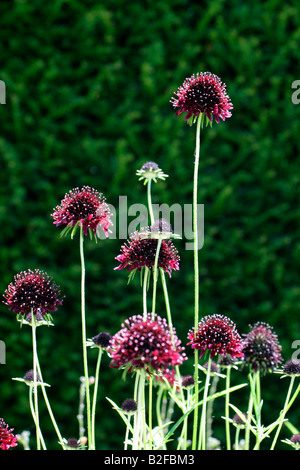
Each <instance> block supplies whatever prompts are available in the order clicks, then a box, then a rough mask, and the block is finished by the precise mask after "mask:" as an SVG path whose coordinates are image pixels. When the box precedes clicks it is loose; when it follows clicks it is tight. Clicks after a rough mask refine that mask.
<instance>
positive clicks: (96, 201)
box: [51, 186, 112, 238]
mask: <svg viewBox="0 0 300 470" xmlns="http://www.w3.org/2000/svg"><path fill="white" fill-rule="evenodd" d="M51 215H52V217H53V219H54V222H53V223H54V224H55V225H56V226H57V227H58V226H60V225H65V226H66V227H65V229H64V231H63V234H64V235H65V234H67V233H68V232H69V231H71V230H72V232H71V237H73V235H74V233H75V231H76V229H77V228H78V226H80V227H82V230H83V233H84V235H87V234H88V231H90V232H91V233H94V234H97V235H98V237H99V238H100V233H101V231H103V232H104V234H105V236H106V237H107V236H108V234H109V227H110V226H111V225H112V222H111V220H110V215H111V214H110V210H109V207H108V205H107V204H106V202H105V197H104V196H103V194H102V193H99V192H98V191H97V190H96V189H94V188H90V187H89V186H83V187H82V188H81V189H79V188H75V189H72V190H71V191H70V192H69V193H67V194H66V195H65V197H64V198H63V199H62V201H61V203H60V205H58V206H57V207H56V208H55V209H54V212H53V213H52V214H51Z"/></svg>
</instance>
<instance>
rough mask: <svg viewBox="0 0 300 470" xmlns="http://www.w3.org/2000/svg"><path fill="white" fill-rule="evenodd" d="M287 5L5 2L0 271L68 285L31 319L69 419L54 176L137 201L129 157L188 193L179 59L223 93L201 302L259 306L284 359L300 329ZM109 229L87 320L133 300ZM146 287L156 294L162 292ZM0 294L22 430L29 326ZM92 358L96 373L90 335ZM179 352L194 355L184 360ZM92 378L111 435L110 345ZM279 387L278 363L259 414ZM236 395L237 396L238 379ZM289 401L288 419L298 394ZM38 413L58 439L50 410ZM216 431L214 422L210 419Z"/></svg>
mask: <svg viewBox="0 0 300 470" xmlns="http://www.w3.org/2000/svg"><path fill="white" fill-rule="evenodd" d="M298 12H299V7H298V2H296V1H295V0H293V1H288V2H285V3H284V4H283V3H282V2H280V1H279V0H272V1H269V2H261V1H258V0H253V1H252V2H247V3H241V2H238V1H236V0H229V1H227V2H225V1H222V0H221V1H217V0H213V1H201V2H195V1H188V0H173V1H172V2H168V1H158V2H150V1H144V2H140V1H137V0H133V1H131V2H130V3H128V2H125V1H123V0H111V1H109V2H108V1H107V0H103V1H101V2H94V1H90V0H87V1H85V2H80V1H78V0H73V1H68V0H53V1H52V2H45V3H43V4H41V2H40V1H37V0H30V1H28V0H15V1H10V2H1V4H0V18H1V20H0V21H1V28H0V43H1V76H0V79H1V80H3V81H4V82H5V84H6V88H7V97H6V99H7V102H6V104H5V105H1V106H0V122H1V133H0V158H1V173H0V219H1V246H0V253H1V263H0V289H1V292H2V293H3V292H4V291H5V289H6V287H7V285H8V284H9V283H10V282H11V281H12V279H13V276H14V275H15V274H16V273H17V272H20V271H21V270H26V269H28V268H31V269H34V268H36V267H38V268H40V269H43V270H45V271H46V272H48V273H49V274H51V275H52V276H53V277H54V279H55V281H56V283H57V284H59V285H60V286H61V290H62V293H63V294H64V295H65V301H64V305H63V307H62V308H60V309H59V311H58V312H57V313H56V314H55V319H54V320H55V327H54V328H49V329H47V328H41V329H39V330H38V345H39V357H40V361H41V364H42V369H43V371H44V377H45V380H46V381H47V382H48V383H50V384H51V386H52V387H51V389H50V391H49V396H50V399H51V402H52V406H53V410H54V414H55V416H56V418H57V421H58V422H59V424H60V427H61V430H62V433H63V435H64V436H65V437H67V438H68V437H74V436H75V437H76V436H77V432H78V426H77V419H76V414H77V409H78V386H79V376H80V375H81V374H82V361H81V331H80V302H79V301H80V298H79V283H80V264H79V249H78V247H79V244H78V238H77V239H75V240H73V241H70V240H69V239H64V238H60V230H58V229H56V228H55V226H54V225H53V224H52V220H51V217H50V214H51V212H52V209H53V208H54V207H55V206H56V205H57V204H59V203H60V201H61V199H62V198H63V196H64V194H65V193H66V192H68V191H69V190H70V189H72V188H74V187H76V186H82V185H84V184H87V185H90V186H93V187H95V188H97V189H98V190H100V191H101V192H103V193H104V195H105V196H106V198H107V202H109V203H110V204H112V205H114V206H115V207H116V208H118V202H119V196H120V195H126V196H127V197H128V205H131V204H134V203H136V202H143V201H144V202H145V203H146V198H145V190H144V188H143V186H142V185H141V184H140V183H139V182H138V178H137V177H136V176H135V172H136V170H137V169H139V168H140V167H141V166H142V164H143V163H144V162H146V161H149V160H153V161H156V162H157V163H158V164H159V166H160V167H161V168H162V169H163V171H164V172H165V173H167V174H169V178H168V179H167V180H166V181H165V182H159V183H158V184H157V185H155V187H154V188H153V202H155V203H166V204H169V205H172V204H174V203H179V204H181V205H183V204H190V203H191V200H192V174H193V153H194V137H195V136H194V134H195V129H194V128H190V127H189V126H187V125H186V124H185V122H184V118H183V117H180V118H176V117H175V115H174V111H173V109H172V106H171V104H170V102H169V101H170V98H171V96H172V94H173V92H174V91H175V90H177V88H178V86H179V85H181V84H182V83H183V81H184V79H185V78H186V77H188V76H190V75H191V74H192V73H196V72H198V71H206V70H209V71H211V72H213V73H216V74H217V75H219V76H220V77H221V78H222V80H223V81H224V82H225V83H226V84H227V90H228V94H229V95H230V97H231V99H232V102H233V104H234V108H235V109H234V112H233V116H232V118H231V119H229V120H227V121H226V122H225V123H221V124H220V125H214V126H213V128H212V129H206V130H205V131H203V133H202V143H201V162H200V178H199V202H201V203H203V204H204V205H205V242H204V247H203V249H202V250H201V252H200V266H201V271H200V275H201V315H207V314H211V313H217V312H218V313H221V314H224V315H228V316H229V317H230V318H231V319H232V320H233V321H234V322H236V324H237V327H238V330H239V332H240V333H247V331H248V324H249V323H251V324H253V323H254V322H256V321H266V322H268V323H269V324H270V325H272V326H273V327H274V329H275V331H276V333H277V334H278V336H279V340H280V343H281V344H282V348H283V356H284V359H285V360H287V359H289V358H290V356H291V354H292V352H294V350H293V349H292V342H293V341H295V340H298V339H300V327H299V309H300V286H299V261H300V243H299V234H300V233H299V232H300V226H299V220H300V217H299V216H300V213H299V181H300V174H299V115H300V106H297V105H294V104H293V103H292V101H291V95H292V89H291V84H292V82H293V81H294V80H296V79H299V78H300V76H299V75H300V71H299V40H300V28H299V26H298V23H297V14H298ZM184 242H185V241H184V240H182V241H178V242H176V246H177V248H178V250H179V252H180V255H181V270H180V272H178V273H175V274H174V275H173V276H172V280H171V281H170V282H169V283H168V285H169V290H170V297H171V302H172V304H171V305H172V313H173V318H174V323H175V326H176V328H177V333H178V335H179V337H180V338H181V339H182V341H183V342H185V341H186V334H187V331H188V329H189V328H190V327H191V326H192V323H193V261H192V252H191V251H187V250H185V249H184ZM122 243H123V240H122V241H120V240H118V239H110V240H106V241H103V242H100V243H98V244H97V245H95V243H93V242H90V241H87V242H86V245H85V250H86V263H87V282H88V283H87V317H88V327H87V329H88V336H89V337H91V336H93V335H94V334H96V333H97V332H98V331H103V330H108V331H110V332H111V333H114V332H116V331H117V330H118V329H119V327H120V323H121V321H122V320H124V319H125V318H126V317H128V316H130V315H132V314H135V313H139V312H140V308H141V291H140V286H139V282H138V279H135V280H134V281H133V282H132V283H131V284H130V285H127V274H126V273H125V272H119V271H114V267H115V266H116V261H115V259H114V258H115V256H117V255H118V254H119V251H120V246H121V244H122ZM158 305H160V306H161V307H160V308H161V309H163V301H162V298H161V297H160V296H159V298H158ZM0 310H1V319H0V338H1V339H2V340H4V341H5V344H6V365H1V366H0V378H1V400H0V416H3V418H4V419H5V421H6V422H8V423H9V425H10V426H11V427H14V428H15V432H21V431H22V430H23V429H30V430H31V431H33V427H32V424H31V423H32V419H31V416H30V412H29V408H28V403H27V390H25V386H24V385H23V384H21V383H18V382H12V381H11V378H12V377H22V376H23V375H24V374H25V372H26V371H27V370H28V369H30V368H32V365H31V361H32V358H31V337H30V331H28V330H27V329H26V328H23V329H22V330H21V331H20V327H19V324H17V322H16V321H15V318H14V315H13V314H11V313H10V312H8V310H7V308H6V306H5V305H2V306H0ZM188 354H189V356H190V357H192V354H191V353H190V351H188ZM89 358H90V363H91V368H90V373H91V374H92V373H93V370H94V369H93V367H94V365H95V361H96V353H95V352H94V351H91V353H90V354H89ZM184 367H185V372H186V373H189V372H190V371H191V362H190V361H189V362H188V363H186V364H185V366H184ZM101 380H102V385H101V390H100V396H99V408H98V409H99V419H98V425H97V442H98V447H99V448H102V449H117V448H121V447H122V444H121V443H122V439H123V435H124V432H123V431H124V429H123V428H122V424H121V423H120V421H119V417H118V416H116V415H115V414H114V412H113V411H112V410H111V407H110V405H109V403H108V402H107V401H106V399H105V397H106V396H108V397H110V398H112V399H113V400H115V401H116V402H117V403H119V404H120V403H121V402H122V400H123V399H124V398H127V396H130V394H131V391H132V386H131V383H130V381H129V380H127V381H126V382H125V383H124V382H122V381H121V373H120V372H119V371H115V370H112V369H110V368H109V360H108V358H107V357H105V359H104V360H103V365H102V373H101ZM234 380H236V381H237V382H239V381H241V380H242V381H244V380H245V376H244V375H242V377H240V375H238V376H237V377H236V378H235V379H234ZM286 389H287V383H285V382H284V381H283V380H279V377H278V376H276V377H273V376H272V377H265V378H264V379H263V381H262V393H263V397H264V420H265V423H266V424H268V423H269V422H271V420H272V419H273V418H274V419H275V417H276V413H277V412H279V410H280V409H281V406H282V405H283V399H284V396H285V392H286ZM234 400H236V401H235V402H234V403H235V404H236V405H237V406H241V407H243V406H245V401H244V397H243V395H242V394H239V396H236V397H234ZM41 406H42V400H41ZM222 406H223V405H220V407H221V408H220V414H222V412H223V408H222ZM216 413H217V410H216ZM290 416H291V419H292V422H293V424H294V425H295V426H298V428H300V413H299V408H298V406H297V404H295V405H294V408H293V412H292V413H291V414H290ZM41 426H42V428H43V430H44V434H45V438H46V439H47V440H48V442H50V443H51V442H52V445H53V448H57V445H56V436H55V435H54V433H53V431H52V428H51V425H50V423H49V420H48V416H47V413H46V411H45V412H44V413H43V412H42V416H41ZM222 432H223V424H222V427H221V426H220V429H218V427H217V428H216V435H217V436H218V435H219V436H221V435H222ZM218 433H219V434H218ZM286 437H290V435H289V433H287V434H286ZM51 440H52V441H51ZM33 445H34V444H33Z"/></svg>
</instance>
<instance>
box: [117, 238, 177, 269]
mask: <svg viewBox="0 0 300 470" xmlns="http://www.w3.org/2000/svg"><path fill="white" fill-rule="evenodd" d="M157 243H158V240H157V239H156V238H148V237H144V236H143V235H141V234H139V233H138V232H135V233H134V234H133V235H132V236H131V237H130V239H129V241H127V243H125V245H123V246H122V248H121V254H120V255H118V256H117V257H116V260H117V261H119V263H120V265H119V266H117V267H116V268H115V269H127V271H133V270H134V269H137V270H138V271H140V270H141V268H143V267H144V266H146V267H147V268H149V269H152V268H153V266H154V264H155V255H156V249H157ZM179 260H180V258H179V256H178V251H177V250H176V248H175V246H174V245H173V243H172V241H171V240H162V241H161V246H160V250H159V256H158V267H159V268H162V269H163V270H164V271H165V272H166V273H168V274H169V276H170V277H171V273H172V271H173V270H175V271H178V270H179Z"/></svg>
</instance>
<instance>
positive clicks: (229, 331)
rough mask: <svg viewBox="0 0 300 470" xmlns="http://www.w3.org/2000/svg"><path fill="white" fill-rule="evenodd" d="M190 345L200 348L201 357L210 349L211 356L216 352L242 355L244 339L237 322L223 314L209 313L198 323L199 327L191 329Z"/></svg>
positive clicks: (236, 355)
mask: <svg viewBox="0 0 300 470" xmlns="http://www.w3.org/2000/svg"><path fill="white" fill-rule="evenodd" d="M188 339H189V340H190V341H189V343H188V345H191V347H192V348H193V349H199V351H200V357H201V356H203V354H204V353H205V352H206V351H208V352H209V354H210V356H211V358H213V357H214V356H215V355H216V354H221V355H226V354H229V356H231V357H232V358H235V357H242V356H243V354H242V352H241V349H242V340H241V337H240V335H239V334H238V332H237V330H236V326H235V324H234V323H233V322H232V321H231V320H230V319H229V318H227V317H225V316H223V315H218V314H215V315H208V316H206V317H204V318H202V320H201V321H200V322H199V323H198V328H197V330H196V331H195V328H193V329H192V330H190V331H189V333H188Z"/></svg>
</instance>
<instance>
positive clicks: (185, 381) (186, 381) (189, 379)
mask: <svg viewBox="0 0 300 470" xmlns="http://www.w3.org/2000/svg"><path fill="white" fill-rule="evenodd" d="M181 385H182V387H183V388H184V389H189V388H193V387H194V386H195V379H194V377H193V376H192V375H185V376H184V377H182V380H181Z"/></svg>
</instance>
